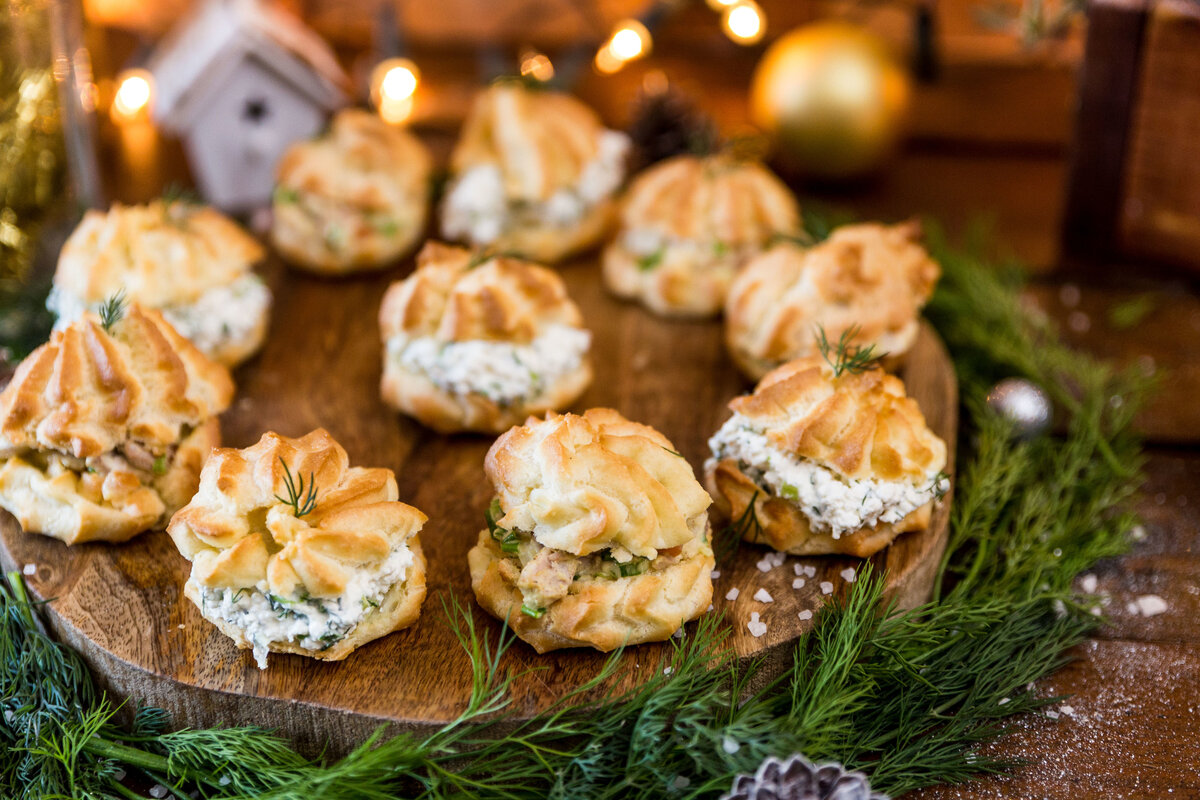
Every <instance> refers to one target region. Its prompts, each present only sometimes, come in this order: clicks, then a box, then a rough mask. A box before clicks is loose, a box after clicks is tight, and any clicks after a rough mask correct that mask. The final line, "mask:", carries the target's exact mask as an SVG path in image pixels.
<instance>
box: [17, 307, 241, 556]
mask: <svg viewBox="0 0 1200 800" xmlns="http://www.w3.org/2000/svg"><path fill="white" fill-rule="evenodd" d="M232 397H233V381H232V380H230V377H229V372H228V370H226V369H225V368H224V367H222V366H221V365H219V364H217V363H214V362H213V361H211V360H209V359H208V358H207V357H206V356H205V355H204V354H203V353H201V352H200V351H199V350H197V349H196V348H195V347H194V346H192V344H191V343H190V342H189V341H188V340H187V339H184V338H183V337H182V336H180V335H179V334H178V333H177V332H176V331H175V329H174V328H173V327H171V326H170V325H169V324H168V323H167V322H166V321H165V320H164V319H163V317H162V315H161V314H159V313H158V312H157V311H151V310H144V309H142V308H140V307H138V306H136V305H134V306H130V307H129V308H128V309H127V310H126V311H125V313H124V316H123V317H122V318H121V319H119V320H117V321H116V322H114V323H112V324H111V325H110V326H109V330H105V328H104V327H103V326H102V325H101V324H100V323H99V322H98V321H97V320H96V318H95V317H94V316H92V315H91V314H88V315H86V316H85V317H84V318H83V319H80V320H76V321H75V322H73V323H71V324H70V325H68V326H67V327H66V328H62V329H60V330H57V331H54V333H53V334H51V337H50V341H49V342H48V343H46V344H44V345H42V346H41V347H39V348H38V349H37V350H34V351H33V352H32V353H30V354H29V356H28V357H27V358H26V359H25V360H24V361H22V362H21V365H20V366H19V367H17V371H16V374H15V375H14V376H13V379H12V382H11V383H9V384H8V386H7V387H6V388H5V389H4V391H3V392H2V393H0V506H2V507H3V508H5V509H7V510H8V511H9V512H10V513H11V514H12V515H13V516H14V517H16V518H17V520H18V521H19V522H20V523H21V527H23V528H24V529H25V530H26V531H29V532H31V533H42V534H45V535H47V536H53V537H54V538H56V539H61V540H62V541H64V542H66V543H67V544H76V543H79V542H89V541H108V542H123V541H125V540H126V539H129V538H130V537H132V536H135V535H137V534H138V533H141V532H142V531H145V530H151V529H154V528H161V527H162V525H164V524H165V523H166V521H167V519H169V518H170V516H171V514H172V513H174V511H175V510H176V509H177V508H179V507H180V506H182V505H183V504H184V503H186V502H187V501H188V499H189V498H190V497H191V496H192V493H193V492H195V491H196V482H197V480H198V479H199V476H200V468H201V466H202V465H203V464H204V460H205V459H206V458H207V457H208V454H209V452H210V451H211V450H212V449H213V448H214V447H216V446H217V445H219V444H220V443H221V442H220V438H221V434H220V427H219V424H218V422H217V414H219V413H220V412H221V411H223V410H224V409H225V408H226V407H228V405H229V402H230V400H231V398H232Z"/></svg>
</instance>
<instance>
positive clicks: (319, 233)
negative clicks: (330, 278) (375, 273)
mask: <svg viewBox="0 0 1200 800" xmlns="http://www.w3.org/2000/svg"><path fill="white" fill-rule="evenodd" d="M431 168H432V159H431V157H430V155H429V151H428V149H426V147H425V145H424V144H422V143H421V141H420V140H419V139H417V137H416V136H414V135H413V134H412V133H410V132H409V131H407V130H405V129H404V128H398V127H396V126H394V125H389V124H387V123H386V122H384V121H383V120H382V119H380V117H379V115H377V114H372V113H370V112H369V111H364V110H361V109H347V110H344V111H340V112H338V114H337V116H335V117H334V118H333V122H332V124H331V126H330V129H329V133H328V134H327V135H325V136H322V137H321V138H318V139H314V140H312V141H308V142H300V143H298V144H295V145H293V146H292V147H291V148H290V149H289V150H288V151H287V152H286V153H285V154H284V156H283V158H282V159H281V160H280V162H279V170H278V172H279V175H278V182H277V185H276V187H275V194H274V199H273V203H272V208H273V210H274V214H273V215H272V227H271V240H272V242H273V243H274V245H275V248H276V249H277V250H278V251H279V252H280V253H282V254H283V256H284V257H285V258H286V259H287V260H288V261H289V262H291V263H292V264H295V265H296V266H298V267H301V268H303V269H307V270H310V271H312V272H318V273H323V274H345V273H349V272H356V271H361V270H370V269H379V268H381V267H386V266H388V265H389V264H391V263H393V262H395V261H396V260H397V259H399V258H400V257H401V256H403V255H405V254H407V253H408V252H409V251H411V250H412V249H413V248H414V247H415V246H416V244H417V241H418V240H419V239H420V238H421V236H422V235H423V234H424V233H425V224H426V219H427V217H428V214H429V189H430V181H429V175H430V170H431Z"/></svg>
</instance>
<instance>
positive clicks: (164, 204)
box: [46, 198, 271, 367]
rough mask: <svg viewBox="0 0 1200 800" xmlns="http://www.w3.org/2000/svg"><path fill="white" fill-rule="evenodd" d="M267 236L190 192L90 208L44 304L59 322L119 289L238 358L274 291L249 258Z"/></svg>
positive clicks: (254, 339) (260, 325) (225, 358)
mask: <svg viewBox="0 0 1200 800" xmlns="http://www.w3.org/2000/svg"><path fill="white" fill-rule="evenodd" d="M262 257H263V249H262V246H261V245H260V244H259V243H258V242H257V241H256V240H255V239H254V238H253V237H251V236H250V235H249V234H248V233H246V232H245V231H243V230H242V229H241V228H240V227H239V226H238V225H237V223H235V222H234V221H233V220H231V219H229V218H228V217H226V216H224V215H223V214H221V213H220V212H219V211H217V210H216V209H213V208H210V207H208V206H204V205H199V204H197V203H193V202H190V201H187V200H170V199H165V198H164V199H161V200H154V201H152V202H150V203H147V204H145V205H133V206H126V205H121V204H120V203H117V204H115V205H113V207H112V208H110V209H109V210H108V211H107V212H103V211H88V212H87V213H86V214H84V216H83V220H82V221H80V223H79V226H78V227H77V228H76V229H75V231H74V232H73V233H72V234H71V236H70V238H68V239H67V241H66V244H64V245H63V248H62V252H61V253H60V254H59V258H58V269H57V271H56V272H55V274H54V286H53V288H52V289H51V291H50V297H49V299H48V300H47V301H46V306H47V308H49V309H50V310H51V311H53V312H54V313H55V314H57V315H58V323H57V327H59V328H62V327H65V326H67V325H69V324H70V323H71V322H73V321H75V320H77V319H79V318H80V317H82V316H83V314H84V312H86V311H98V310H99V308H100V306H101V305H102V304H103V303H104V301H105V300H106V299H108V298H109V297H112V296H113V295H115V294H117V293H118V292H122V293H123V294H124V297H125V299H126V300H128V301H130V302H134V303H138V304H139V305H141V306H142V307H143V308H155V309H158V310H159V311H161V312H162V315H163V317H165V318H166V320H167V321H168V322H170V323H171V325H173V326H174V327H175V330H177V331H179V332H180V333H181V334H183V335H184V336H185V337H187V338H188V339H189V340H191V342H192V344H194V345H196V347H198V348H200V350H201V351H202V352H203V353H204V354H205V355H207V356H208V357H209V358H212V359H213V360H215V361H218V362H220V363H221V364H224V365H225V366H227V367H233V366H235V365H237V364H239V363H241V362H242V361H245V360H246V359H247V358H249V357H250V356H252V355H254V354H255V353H256V352H258V350H259V348H261V347H262V344H263V339H264V338H265V337H266V334H267V324H268V319H269V317H270V311H271V291H270V290H269V289H268V288H267V286H266V284H265V283H263V281H262V279H261V278H260V277H258V275H256V274H255V273H254V272H253V270H252V267H253V266H254V264H255V263H256V262H258V261H260V260H261V259H262Z"/></svg>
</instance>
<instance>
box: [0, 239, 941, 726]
mask: <svg viewBox="0 0 1200 800" xmlns="http://www.w3.org/2000/svg"><path fill="white" fill-rule="evenodd" d="M269 272H270V273H271V275H270V278H271V279H272V283H273V284H274V286H275V289H276V298H277V307H276V312H275V318H274V321H273V324H272V330H271V335H270V339H269V341H268V343H267V345H266V348H265V350H264V351H263V353H262V355H261V356H260V357H259V358H258V359H257V360H256V361H255V362H253V363H251V364H249V365H247V366H245V367H243V368H242V369H241V370H239V372H238V374H237V380H238V386H239V391H238V396H237V399H236V400H235V402H234V405H233V407H232V408H231V409H230V410H229V411H228V412H227V413H226V414H225V415H224V417H223V419H222V422H223V426H224V440H225V442H226V443H227V444H229V445H234V446H246V445H248V444H251V443H253V442H254V441H256V440H257V439H258V437H259V436H260V435H261V433H262V432H263V431H265V430H274V431H278V432H279V433H282V434H285V435H290V436H295V435H300V434H303V433H305V432H307V431H309V430H311V429H312V428H314V427H317V426H325V427H326V428H327V429H328V430H329V431H330V432H331V433H332V434H333V435H334V436H335V437H336V438H337V439H338V440H339V441H340V442H341V443H342V444H343V445H344V446H345V447H346V449H347V451H348V452H349V454H350V457H351V460H352V462H353V463H358V464H367V465H373V466H386V467H390V468H391V469H393V470H395V472H396V477H397V482H398V484H399V488H400V497H401V499H402V500H404V501H406V502H409V503H411V504H413V505H415V506H416V507H418V508H420V509H421V510H423V511H424V512H425V513H426V514H428V516H429V520H430V521H429V523H428V524H427V525H426V527H425V529H424V530H423V531H422V532H421V541H422V545H423V547H424V549H425V553H426V556H427V558H428V559H429V562H430V569H429V574H428V584H429V588H430V593H429V597H428V599H427V600H426V603H425V607H424V612H423V615H422V618H421V620H420V622H419V623H418V624H417V625H416V626H414V627H413V628H411V629H409V630H405V631H402V632H400V633H397V634H394V635H392V636H389V637H387V638H385V639H383V640H381V641H377V642H374V643H372V644H369V645H367V646H365V647H363V648H361V649H360V650H359V651H357V652H356V653H354V654H353V655H352V656H351V657H350V658H349V659H348V660H346V661H343V662H338V663H324V662H317V661H313V660H311V659H306V658H302V657H299V656H290V655H283V656H281V655H272V656H271V658H270V661H271V664H270V668H269V669H268V670H266V671H260V670H258V669H257V668H255V666H254V663H253V660H252V659H251V658H250V656H249V654H248V651H238V650H236V649H235V648H234V647H233V645H232V643H230V642H229V641H228V640H227V639H226V638H225V637H223V636H222V635H221V634H220V633H218V632H217V630H216V629H215V628H214V627H213V626H211V625H209V624H208V623H207V622H205V621H204V620H203V619H202V618H201V617H200V615H199V613H198V612H197V611H196V610H195V609H194V608H193V606H192V605H191V603H190V602H189V601H187V600H186V599H185V598H183V596H182V593H181V587H182V584H183V582H184V580H185V578H186V575H187V570H188V564H187V562H185V561H184V559H183V558H182V557H180V556H179V555H178V554H177V553H176V552H175V551H174V548H173V545H172V544H171V542H170V540H169V538H168V537H167V536H166V535H165V534H163V533H151V534H146V535H143V536H141V537H139V538H137V539H135V540H134V541H133V542H130V543H128V544H126V545H121V546H106V545H85V546H82V547H76V548H67V547H65V546H63V545H61V544H60V543H58V542H56V541H54V540H51V539H47V538H45V537H41V536H36V535H30V534H24V533H21V532H20V531H19V530H18V529H17V526H16V524H15V522H13V520H12V519H11V518H10V517H7V515H5V518H4V520H3V524H2V531H0V544H2V545H3V546H2V547H0V550H2V551H3V557H4V560H5V561H6V562H7V563H8V565H9V566H10V567H12V566H23V565H25V564H34V565H36V574H35V575H34V576H33V577H32V579H31V581H30V583H31V586H32V588H33V590H34V592H35V593H36V594H37V595H38V596H40V597H52V598H57V599H56V600H55V601H54V602H53V603H52V604H51V605H50V607H49V608H50V616H51V619H52V621H53V623H54V625H55V627H56V628H57V629H58V631H59V633H60V635H62V636H63V637H64V638H65V639H66V640H67V641H69V642H70V643H71V644H72V645H74V646H76V647H77V648H80V649H81V650H82V651H83V653H84V654H85V656H86V657H87V658H88V660H89V662H90V663H91V664H92V666H93V667H94V668H95V669H96V671H97V672H98V673H99V674H100V675H101V676H103V677H104V679H105V680H106V681H107V683H108V686H109V688H110V690H111V691H113V692H114V693H116V694H118V695H121V696H133V697H137V698H139V699H141V700H143V701H145V702H152V703H155V704H157V705H161V706H163V707H165V708H168V709H170V710H171V711H172V712H174V714H175V717H176V724H179V725H206V726H208V725H213V724H228V723H235V722H255V723H259V724H266V725H270V726H272V727H280V728H282V729H284V730H285V731H287V732H288V733H289V734H291V735H292V736H293V737H295V738H296V739H297V740H298V741H299V742H300V743H301V745H302V746H305V747H307V748H310V749H312V748H316V747H320V746H321V745H323V744H324V743H325V741H326V740H327V739H328V740H330V741H331V742H332V743H333V747H334V749H335V750H341V749H344V748H345V747H348V746H351V745H353V744H355V743H357V742H358V741H361V739H362V738H363V737H364V736H365V735H366V734H368V733H369V732H370V731H371V730H372V729H374V728H375V727H376V726H377V725H378V724H380V722H383V721H387V722H391V723H395V724H396V725H397V726H399V727H402V728H422V727H425V726H431V725H437V724H439V723H443V722H445V721H448V720H450V719H452V718H453V717H454V716H456V715H457V714H458V713H459V712H460V711H461V710H462V708H463V707H464V706H465V702H466V699H467V697H468V695H469V692H470V685H471V678H470V673H469V669H468V661H467V658H466V656H465V655H464V654H463V652H462V651H461V649H460V648H459V646H458V644H457V642H456V641H455V639H454V636H453V634H452V633H451V631H450V630H449V628H448V627H447V625H446V621H445V612H444V610H443V604H444V603H446V602H449V601H450V599H451V598H452V597H454V598H457V599H458V600H460V601H464V602H465V603H466V604H467V605H468V607H471V608H474V604H473V598H472V595H471V589H470V580H469V575H468V573H467V569H466V551H467V550H468V548H469V547H470V546H471V544H472V543H473V542H474V540H475V537H476V535H477V532H478V530H479V528H480V527H481V523H482V512H483V509H484V508H485V507H486V506H487V504H488V502H489V500H490V498H491V494H492V491H491V487H490V484H489V483H488V482H487V481H486V479H485V477H484V474H483V457H484V454H485V453H486V451H487V449H488V447H489V445H490V444H491V439H490V438H489V437H480V436H469V435H460V436H449V437H446V436H440V435H437V434H434V433H432V432H430V431H428V430H426V429H424V428H422V427H421V426H420V425H418V424H416V423H414V422H412V421H411V420H408V419H407V418H403V417H398V416H396V415H395V414H394V413H392V412H391V411H389V410H388V409H387V408H386V407H385V406H383V404H382V403H381V402H380V400H379V397H378V391H377V384H378V381H379V374H380V368H381V367H380V354H381V345H380V341H379V334H378V329H377V326H376V321H375V318H376V311H377V308H378V303H379V299H380V296H381V295H382V292H383V290H384V288H385V286H386V284H387V283H388V281H389V280H390V279H394V278H395V277H397V275H396V274H392V275H387V276H381V277H375V278H365V279H361V280H347V281H340V282H332V281H322V280H319V279H315V278H309V277H303V276H300V275H288V276H286V277H285V276H284V275H283V274H282V270H281V268H280V267H279V266H278V265H273V266H271V267H270V269H269ZM564 276H565V278H566V281H567V283H568V285H569V289H570V292H571V294H572V296H573V297H575V298H576V300H577V301H578V302H579V304H580V306H581V307H582V308H583V310H584V316H585V318H586V320H587V322H588V324H589V326H590V327H591V328H592V330H593V331H594V333H595V337H596V338H595V342H596V344H595V357H596V359H595V360H596V373H597V374H596V380H595V383H594V384H593V386H592V387H591V389H589V391H588V392H587V394H586V395H585V396H584V398H583V399H582V400H581V402H580V403H579V407H580V408H584V407H590V406H612V407H615V408H617V409H619V410H621V411H622V412H623V413H625V414H626V415H628V416H629V417H631V418H632V419H636V420H639V421H642V422H645V423H648V424H650V425H653V426H655V427H656V428H658V429H660V430H662V431H663V432H664V433H665V434H666V435H667V436H668V437H669V438H670V439H671V440H672V441H673V442H674V443H675V445H676V447H677V448H678V449H679V451H680V452H681V453H682V454H683V455H684V456H686V457H687V459H688V460H689V461H690V462H691V463H692V465H693V466H694V467H696V468H697V469H699V468H700V467H701V465H702V463H703V460H704V458H705V456H706V454H707V443H706V442H707V439H708V437H709V436H710V435H711V433H712V432H713V431H714V430H716V428H717V427H719V425H720V423H721V422H722V421H723V420H724V418H725V417H726V416H727V415H728V411H727V409H726V406H725V404H726V402H727V401H728V400H729V399H730V398H732V397H733V396H735V395H737V394H739V393H741V392H743V391H746V390H747V389H748V386H747V385H746V384H745V383H744V382H743V381H742V379H741V378H740V377H739V376H738V375H737V373H736V371H735V370H734V369H733V367H732V366H731V364H730V362H729V361H728V360H727V357H726V355H725V353H724V350H723V347H722V345H721V331H720V325H719V324H718V323H716V322H703V323H701V322H690V323H688V322H666V321H663V320H660V319H657V318H655V317H652V316H650V315H649V314H647V313H645V312H644V311H643V310H642V309H641V308H639V307H637V306H633V305H629V304H622V303H618V302H616V301H614V300H612V299H610V298H609V297H608V295H607V294H606V293H605V291H604V290H603V288H602V287H601V285H600V281H599V276H598V270H597V268H596V265H595V263H594V261H593V262H590V263H578V264H574V265H570V266H568V267H566V268H564ZM906 373H907V380H908V384H909V390H910V393H911V394H912V395H913V396H914V397H915V398H917V400H918V402H919V403H920V404H921V407H922V409H923V410H924V412H925V414H926V416H927V417H928V418H929V422H930V424H931V426H932V427H933V429H934V430H935V431H937V432H938V433H939V434H940V435H941V436H942V437H943V438H945V439H947V440H948V442H950V443H951V446H950V451H951V452H953V451H954V447H953V440H954V432H955V428H956V413H957V398H956V393H955V383H954V376H953V369H952V367H951V365H950V362H949V359H948V357H947V355H946V353H945V350H944V349H943V347H942V345H941V343H940V342H939V341H938V339H937V337H936V335H935V334H933V333H932V330H931V329H929V328H928V327H926V328H925V329H924V331H923V332H922V335H921V337H920V339H919V340H918V343H917V345H916V347H915V348H914V350H913V352H912V354H911V355H910V360H909V366H908V368H907V370H906ZM948 507H949V505H948V502H947V503H943V504H942V505H941V506H940V507H939V509H938V511H937V512H936V513H935V517H934V522H933V524H932V525H931V527H930V529H929V530H927V531H923V532H918V533H915V534H909V535H906V536H903V537H901V538H900V539H899V540H898V541H897V542H896V543H895V544H894V545H893V546H892V547H891V548H890V549H888V550H887V551H885V552H884V553H882V554H880V555H879V556H876V559H875V561H876V566H877V567H878V568H883V569H886V570H887V572H888V575H889V582H890V587H891V589H890V590H891V592H892V593H893V595H894V596H895V597H896V599H897V601H898V602H899V603H901V604H902V605H904V606H912V605H914V604H917V603H920V602H922V601H924V600H925V599H926V597H927V594H928V590H929V588H930V582H931V579H932V574H933V571H934V569H935V568H936V566H937V562H938V560H939V559H940V557H941V553H942V549H943V548H944V545H945V533H946V527H947V524H946V523H947V516H948ZM764 552H765V551H762V550H759V549H758V548H755V547H752V546H749V545H747V546H745V547H743V548H742V549H741V551H740V552H739V553H738V554H737V556H736V557H735V558H734V559H733V560H732V561H731V562H730V563H729V564H725V565H721V567H720V573H721V575H720V578H719V579H718V580H717V581H716V585H715V592H714V594H715V597H714V607H715V608H714V610H715V611H716V612H717V613H722V612H724V613H727V614H728V615H729V619H730V621H731V622H732V623H733V633H732V636H731V641H732V644H733V646H734V647H736V649H737V652H738V654H739V655H740V656H742V657H750V656H758V655H766V656H768V657H769V659H770V660H772V661H774V662H776V663H780V664H781V663H782V662H783V661H784V660H785V659H786V657H787V655H788V654H789V653H790V644H791V643H792V642H793V641H794V640H795V638H796V637H797V636H798V635H799V634H800V633H801V632H802V631H803V630H805V629H807V628H808V627H809V626H810V625H811V622H806V621H801V620H800V619H799V616H798V614H799V612H800V611H803V610H812V611H815V610H816V609H817V608H819V606H820V605H821V603H822V602H824V601H825V600H826V599H828V595H825V594H823V593H822V591H821V587H820V584H821V582H824V581H827V582H829V583H831V584H833V586H835V587H837V589H836V591H841V590H842V588H843V587H844V586H845V584H846V581H845V580H844V579H843V578H842V577H841V575H840V574H839V573H840V572H841V571H842V570H844V569H846V568H847V567H856V566H858V565H860V564H861V562H860V561H858V560H856V559H851V558H826V559H805V560H803V563H805V564H809V565H812V566H814V567H815V568H816V569H817V575H816V576H815V577H810V578H808V579H807V581H806V584H805V586H804V588H801V589H794V588H793V587H792V582H793V579H794V578H795V577H796V576H795V574H794V571H793V567H792V565H793V563H797V562H798V561H799V560H798V559H788V561H787V562H786V563H785V564H784V565H783V566H781V567H778V568H775V569H772V570H771V571H769V572H768V573H766V574H764V573H763V572H761V571H760V570H759V569H758V568H757V567H756V563H757V562H759V561H760V560H761V557H762V555H763V553H764ZM733 587H737V588H738V589H739V591H740V596H739V597H738V598H737V599H736V600H734V601H727V600H726V599H725V596H726V594H727V593H728V592H729V590H730V589H731V588H733ZM760 587H761V588H765V589H766V590H767V591H768V592H769V593H770V594H771V595H772V597H773V598H774V602H773V603H770V604H764V603H760V602H758V601H756V600H754V599H753V595H754V593H755V591H756V590H757V589H758V588H760ZM752 611H759V613H760V614H761V616H762V619H763V620H764V621H766V622H767V623H768V625H769V629H768V631H767V633H766V634H765V635H763V636H762V637H761V638H755V637H753V636H752V635H751V634H750V633H749V631H748V630H747V627H746V622H747V621H748V620H749V617H750V613H751V612H752ZM473 613H475V615H476V617H477V618H478V620H479V621H480V623H481V624H482V625H483V629H484V630H485V631H488V632H489V634H491V635H494V633H495V631H496V630H497V629H498V623H497V622H496V621H494V620H492V619H491V618H490V617H487V616H486V615H485V614H483V612H481V611H479V610H478V609H475V610H474V612H473ZM662 654H663V648H662V646H659V645H653V646H643V647H639V648H636V649H635V650H634V651H632V652H631V653H629V654H628V655H626V656H625V660H626V662H627V663H626V666H627V667H628V669H627V670H626V674H625V677H624V678H623V682H625V683H630V682H634V681H638V680H639V679H644V678H645V677H646V676H648V675H650V674H651V672H652V671H653V670H656V669H659V668H660V666H659V659H660V657H661V655H662ZM507 661H508V664H507V666H511V667H513V668H515V669H517V670H521V669H523V668H527V667H534V666H538V667H545V668H547V669H544V670H543V671H540V672H538V673H536V674H534V675H531V676H528V677H527V678H524V679H522V680H520V681H519V682H518V684H517V686H516V692H515V709H516V711H517V713H518V714H530V713H532V712H534V711H536V710H537V709H539V708H542V707H544V706H545V705H546V704H547V703H549V702H551V701H553V700H555V699H557V698H558V697H559V696H561V694H562V693H563V691H564V690H566V689H568V688H571V687H574V686H576V685H578V684H579V683H581V682H583V681H584V680H586V679H587V678H589V677H591V676H592V675H593V674H595V672H596V671H597V670H598V669H599V668H600V666H601V665H602V663H603V661H604V656H603V655H601V654H598V653H595V652H592V651H560V652H556V653H553V654H548V655H546V656H541V657H539V656H537V655H536V654H535V653H534V652H533V650H532V649H531V648H528V647H526V646H525V645H524V644H522V643H518V644H517V645H516V646H514V647H513V648H512V650H511V651H510V652H509V655H508V656H507Z"/></svg>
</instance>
